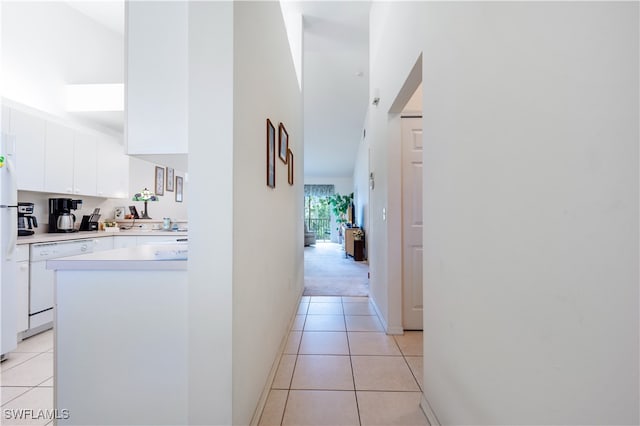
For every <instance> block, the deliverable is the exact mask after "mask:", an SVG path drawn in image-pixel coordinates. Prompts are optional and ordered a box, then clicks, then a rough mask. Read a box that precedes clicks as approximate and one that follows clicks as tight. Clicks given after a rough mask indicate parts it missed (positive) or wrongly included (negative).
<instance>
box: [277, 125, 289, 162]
mask: <svg viewBox="0 0 640 426" xmlns="http://www.w3.org/2000/svg"><path fill="white" fill-rule="evenodd" d="M278 134H279V139H280V146H279V147H278V148H279V149H278V151H279V156H280V159H281V160H282V162H283V163H284V164H287V160H288V155H289V154H288V153H289V133H287V129H285V128H284V124H282V123H280V125H279V126H278Z"/></svg>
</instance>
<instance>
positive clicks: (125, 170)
mask: <svg viewBox="0 0 640 426" xmlns="http://www.w3.org/2000/svg"><path fill="white" fill-rule="evenodd" d="M97 158H98V164H97V195H98V197H110V198H128V197H129V196H130V194H129V156H128V155H126V154H125V153H124V148H123V146H122V144H120V143H119V141H118V140H116V139H114V138H111V137H108V136H101V137H99V143H98V153H97Z"/></svg>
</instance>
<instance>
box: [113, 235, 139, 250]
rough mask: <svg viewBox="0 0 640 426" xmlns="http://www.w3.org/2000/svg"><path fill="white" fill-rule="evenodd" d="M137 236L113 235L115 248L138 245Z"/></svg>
mask: <svg viewBox="0 0 640 426" xmlns="http://www.w3.org/2000/svg"><path fill="white" fill-rule="evenodd" d="M137 240H138V239H137V237H133V236H126V235H123V236H120V235H115V236H114V237H113V248H117V249H118V248H127V247H135V246H137V245H138V241H137Z"/></svg>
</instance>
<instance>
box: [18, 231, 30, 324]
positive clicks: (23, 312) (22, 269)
mask: <svg viewBox="0 0 640 426" xmlns="http://www.w3.org/2000/svg"><path fill="white" fill-rule="evenodd" d="M16 263H17V267H18V269H17V274H16V284H17V296H18V299H17V301H16V304H17V305H16V308H17V309H16V314H17V315H18V317H17V322H16V324H17V325H16V334H18V333H21V332H23V331H25V330H26V329H28V328H29V246H28V245H27V244H23V245H19V246H17V247H16Z"/></svg>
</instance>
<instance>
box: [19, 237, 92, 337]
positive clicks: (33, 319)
mask: <svg viewBox="0 0 640 426" xmlns="http://www.w3.org/2000/svg"><path fill="white" fill-rule="evenodd" d="M94 247H95V240H94V239H84V240H72V241H60V242H55V243H41V244H31V253H30V254H31V256H30V264H29V333H28V334H34V333H39V332H41V331H43V330H46V329H47V328H51V327H52V326H53V285H54V278H55V275H54V274H55V273H54V271H53V270H49V269H47V260H49V259H59V258H61V257H68V256H75V255H78V254H85V253H92V252H93V251H94Z"/></svg>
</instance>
